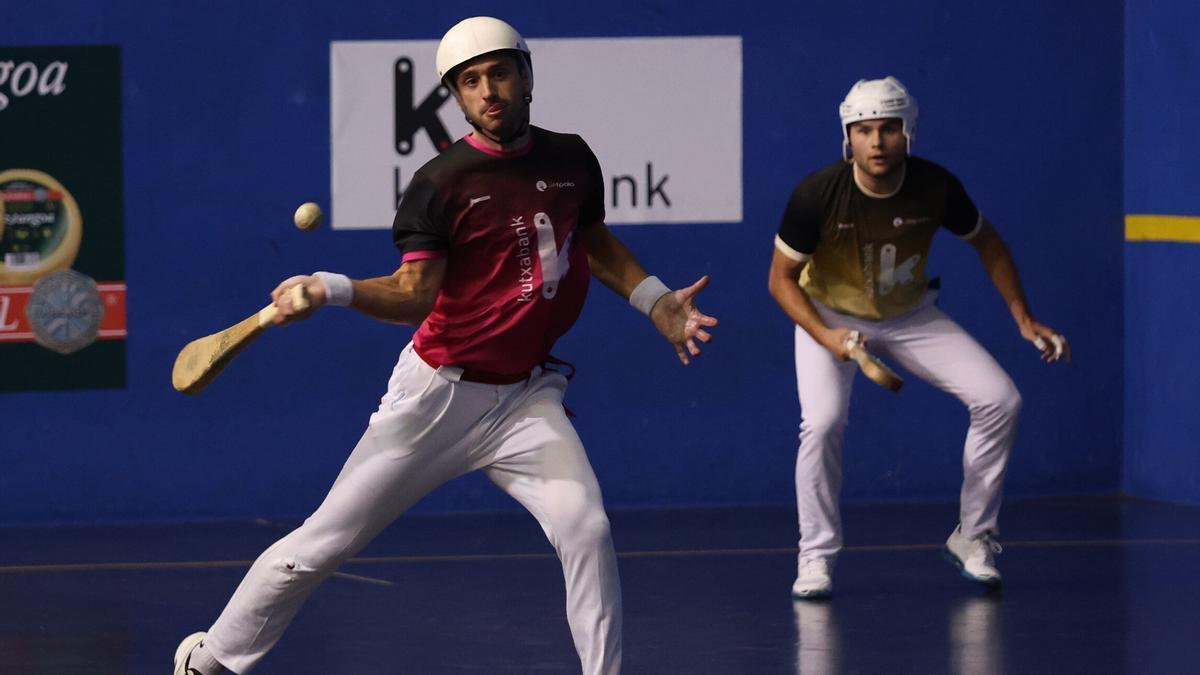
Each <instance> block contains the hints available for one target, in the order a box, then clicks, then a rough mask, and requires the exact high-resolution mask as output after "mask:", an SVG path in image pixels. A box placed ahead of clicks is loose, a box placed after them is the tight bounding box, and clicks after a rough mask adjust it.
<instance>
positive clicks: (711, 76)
mask: <svg viewBox="0 0 1200 675" xmlns="http://www.w3.org/2000/svg"><path fill="white" fill-rule="evenodd" d="M529 45H530V49H531V50H532V51H533V62H534V68H535V71H536V74H537V77H536V82H537V86H536V88H535V90H534V101H533V104H532V108H531V111H532V123H533V124H535V125H537V126H540V127H543V128H546V129H550V130H553V131H561V132H568V133H578V134H579V135H581V136H582V137H583V138H584V140H586V141H587V142H588V144H589V145H590V146H591V148H592V150H593V152H595V153H596V156H597V158H598V159H599V160H600V165H601V168H602V171H603V174H604V175H603V178H604V188H605V208H606V211H607V220H608V222H609V223H671V222H736V221H740V220H741V218H742V168H741V163H742V147H741V138H742V112H741V100H742V96H741V71H742V68H741V39H740V38H738V37H699V38H637V39H627V38H588V39H541V40H530V41H529ZM436 50H437V41H435V40H422V41H386V42H385V41H379V42H334V43H332V44H331V47H330V61H331V70H332V76H331V89H332V91H331V96H330V99H331V116H330V117H331V137H332V139H333V156H332V166H331V173H332V183H333V190H332V192H333V194H332V204H333V226H334V227H336V228H381V229H382V228H386V227H388V226H390V224H391V222H392V216H393V215H394V212H395V208H396V204H397V203H398V201H399V199H400V198H401V197H402V196H403V193H404V191H405V189H407V186H408V183H409V182H410V181H411V180H412V176H413V174H414V173H415V172H416V171H417V169H419V168H420V167H421V166H422V165H423V164H425V162H427V161H429V160H430V159H431V158H433V157H434V156H435V155H436V154H437V153H438V152H440V151H442V150H445V149H446V148H448V147H449V146H450V145H451V144H452V143H453V142H454V141H456V140H458V139H459V138H461V137H462V136H463V135H465V134H466V133H468V132H469V131H470V130H471V128H470V126H469V125H468V124H467V122H466V121H465V120H464V118H463V114H462V112H461V110H459V108H458V105H457V103H456V102H455V101H454V100H453V99H454V97H453V95H452V93H451V92H450V91H449V90H448V89H447V88H446V87H444V86H442V84H441V83H440V82H438V80H437V75H436V73H435V70H434V65H433V64H434V58H435V54H436ZM384 73H387V76H386V78H385V77H384V76H383V74H384ZM701 90H703V91H705V92H706V95H705V101H704V105H703V106H696V107H694V108H692V109H688V103H687V101H686V100H683V99H681V98H680V95H679V94H678V92H681V91H701ZM697 139H701V140H697ZM552 178H553V177H549V176H548V177H546V178H545V182H546V184H547V186H548V187H552V186H553V183H554V182H555V181H554V180H552Z"/></svg>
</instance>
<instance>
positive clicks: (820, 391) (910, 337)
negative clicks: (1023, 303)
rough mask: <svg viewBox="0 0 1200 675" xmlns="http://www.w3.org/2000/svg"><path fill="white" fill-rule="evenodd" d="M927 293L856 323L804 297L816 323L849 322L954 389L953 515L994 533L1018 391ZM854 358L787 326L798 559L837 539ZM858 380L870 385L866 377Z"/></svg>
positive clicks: (878, 350) (919, 372) (889, 356)
mask: <svg viewBox="0 0 1200 675" xmlns="http://www.w3.org/2000/svg"><path fill="white" fill-rule="evenodd" d="M935 297H936V296H935V295H934V293H933V292H932V291H931V292H930V294H929V295H928V297H926V298H925V300H924V301H923V302H922V303H921V305H920V306H919V307H918V309H916V310H914V311H912V312H910V313H909V314H906V315H904V316H902V317H898V318H896V319H889V320H885V321H866V320H862V319H857V318H855V317H851V316H847V315H844V314H839V313H837V312H834V311H832V310H830V309H829V308H827V307H824V306H822V305H820V304H818V303H815V302H814V303H813V304H814V305H815V306H816V308H817V311H818V312H820V314H821V316H822V318H823V319H824V320H825V323H826V325H828V326H830V327H832V328H850V329H853V330H858V331H859V332H861V333H862V334H863V336H864V337H866V338H867V348H868V349H870V350H871V352H872V353H874V354H875V355H877V356H880V357H883V358H884V359H886V360H889V361H892V362H894V363H897V364H899V365H900V366H902V367H904V368H905V369H906V370H908V371H909V372H911V373H912V374H914V375H916V376H917V377H920V378H921V379H923V380H925V381H926V382H928V383H929V384H932V385H933V386H935V387H937V388H938V389H941V390H942V391H945V392H948V393H950V394H953V395H954V396H956V397H957V398H958V399H959V400H960V401H962V402H963V404H964V405H966V406H967V409H968V411H969V412H970V416H971V424H970V428H969V429H968V430H967V440H966V445H965V446H964V448H963V484H962V493H961V496H960V505H959V522H961V523H962V531H963V534H964V535H965V536H967V537H976V536H979V535H980V534H983V533H984V532H989V531H990V532H997V531H998V528H997V524H996V521H997V516H998V514H999V511H1000V498H1001V488H1002V487H1003V483H1004V473H1005V469H1006V468H1007V466H1008V456H1009V452H1010V451H1011V450H1012V445H1013V438H1014V437H1015V436H1016V432H1017V417H1018V415H1019V413H1020V409H1021V395H1020V393H1018V392H1017V388H1016V386H1015V385H1014V384H1013V382H1012V380H1011V379H1010V378H1009V377H1008V375H1007V374H1006V373H1005V372H1004V370H1003V369H1002V368H1001V367H1000V364H998V363H996V360H995V359H993V358H992V356H991V355H990V354H988V352H987V350H985V349H984V348H983V347H982V346H981V345H980V344H979V343H978V342H976V341H975V339H974V338H972V337H971V336H970V335H969V334H967V332H966V331H964V330H963V329H962V328H961V327H959V325H958V324H956V323H955V322H954V321H953V320H951V319H950V317H948V316H946V314H945V313H944V312H942V311H941V310H940V309H938V308H937V306H936V305H934V304H933V301H934V299H935ZM855 370H856V365H855V363H854V362H853V361H840V360H838V359H837V358H836V357H834V356H833V354H831V353H830V352H829V350H827V349H825V348H824V347H822V346H821V345H820V344H818V343H817V342H816V340H814V339H813V338H812V336H810V335H809V334H808V332H807V331H805V330H804V329H803V328H800V327H798V326H797V327H796V383H797V386H798V389H799V392H800V411H801V421H800V451H799V453H798V455H797V458H796V503H797V507H798V508H797V510H798V513H799V517H800V558H801V559H806V558H822V557H824V558H828V557H832V556H834V555H836V554H837V552H838V551H839V550H840V549H841V547H842V521H841V515H840V513H839V511H838V495H839V493H840V492H841V487H842V437H843V432H844V431H845V427H846V419H847V412H848V411H849V408H850V391H851V387H852V385H853V383H854V377H855ZM868 386H872V385H869V384H868Z"/></svg>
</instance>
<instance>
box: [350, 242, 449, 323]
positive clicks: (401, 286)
mask: <svg viewBox="0 0 1200 675" xmlns="http://www.w3.org/2000/svg"><path fill="white" fill-rule="evenodd" d="M445 276H446V259H445V258H435V259H432V260H416V261H413V262H406V263H404V264H402V265H400V268H399V269H397V270H396V271H395V273H393V274H392V275H391V276H386V277H375V278H374V279H362V280H355V281H354V299H353V300H352V301H351V303H350V306H351V307H353V308H354V309H356V310H358V311H360V312H362V313H363V314H366V315H367V316H369V317H371V318H373V319H378V320H380V321H387V322H389V323H402V324H408V325H411V326H415V325H417V324H419V323H421V322H422V321H424V320H425V317H427V316H429V312H430V311H432V310H433V303H434V301H436V300H437V295H438V292H439V291H441V289H442V280H443V279H444V278H445Z"/></svg>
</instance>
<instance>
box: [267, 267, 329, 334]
mask: <svg viewBox="0 0 1200 675" xmlns="http://www.w3.org/2000/svg"><path fill="white" fill-rule="evenodd" d="M301 284H303V286H304V298H305V299H306V300H307V301H308V303H307V305H305V306H304V307H297V306H296V302H295V300H296V294H295V293H294V292H289V291H291V290H292V288H293V287H295V286H300V285H301ZM271 301H272V302H273V303H274V304H275V306H276V307H277V308H278V309H279V311H278V313H276V314H275V318H274V319H273V323H275V324H276V325H283V324H289V323H292V322H293V321H302V320H304V319H307V318H308V317H310V316H312V315H313V313H314V312H316V311H317V309H318V308H320V307H321V305H324V304H325V284H323V283H321V282H320V280H318V279H317V278H316V277H311V276H307V275H303V274H302V275H297V276H294V277H289V278H287V279H284V280H283V281H282V282H280V284H279V285H278V286H276V287H275V290H273V291H271Z"/></svg>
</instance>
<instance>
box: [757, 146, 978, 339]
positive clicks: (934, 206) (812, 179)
mask: <svg viewBox="0 0 1200 675" xmlns="http://www.w3.org/2000/svg"><path fill="white" fill-rule="evenodd" d="M904 170H905V175H904V177H903V180H902V182H901V185H900V189H899V190H897V191H896V192H894V193H892V194H890V195H878V194H874V193H871V192H869V191H868V190H866V189H865V188H863V187H861V186H860V185H859V184H858V182H857V181H856V180H855V175H854V168H853V164H850V163H847V162H843V161H837V162H834V163H833V164H830V165H829V166H827V167H825V168H823V169H821V170H820V171H817V172H816V173H813V174H811V175H809V176H808V177H806V178H804V180H802V181H800V184H799V185H797V186H796V189H795V190H793V191H792V196H791V198H790V199H789V200H788V206H787V210H786V212H785V213H784V215H783V222H782V223H781V224H780V226H779V234H778V236H776V238H775V245H776V248H778V249H779V251H780V252H782V253H783V254H784V255H786V256H788V257H789V258H792V259H793V260H797V261H807V264H806V265H805V267H804V270H803V271H802V273H801V276H800V285H801V286H802V287H803V288H804V290H805V291H806V292H807V293H808V294H809V296H811V297H812V298H814V299H816V300H818V301H820V302H821V304H823V305H825V306H827V307H829V308H831V309H834V310H836V311H838V312H842V313H844V314H850V315H852V316H856V317H860V318H864V319H871V320H880V319H888V318H892V317H895V316H898V315H900V314H903V313H905V312H906V311H908V310H910V309H912V308H913V307H914V306H915V305H916V304H917V303H918V302H919V301H920V299H921V296H922V295H923V294H924V293H925V290H926V287H927V285H928V282H927V280H926V278H925V262H926V259H927V258H928V256H929V249H930V245H931V244H932V242H933V235H934V233H935V232H937V229H938V228H939V227H945V228H946V229H947V230H949V231H950V232H952V233H954V234H956V235H958V236H959V237H962V238H963V239H970V238H971V237H973V236H974V235H975V234H976V233H977V232H978V231H979V228H980V227H981V226H982V222H983V219H982V216H981V215H980V213H979V210H978V209H977V208H975V204H974V203H973V202H972V201H971V198H970V197H968V196H967V192H966V190H965V189H964V188H963V186H962V183H960V182H959V180H958V179H957V178H955V177H954V174H952V173H950V172H949V171H947V170H946V169H944V168H942V167H941V166H938V165H937V164H934V163H933V162H930V161H927V160H924V159H920V158H918V157H909V158H908V161H907V162H906V163H905V169H904Z"/></svg>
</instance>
